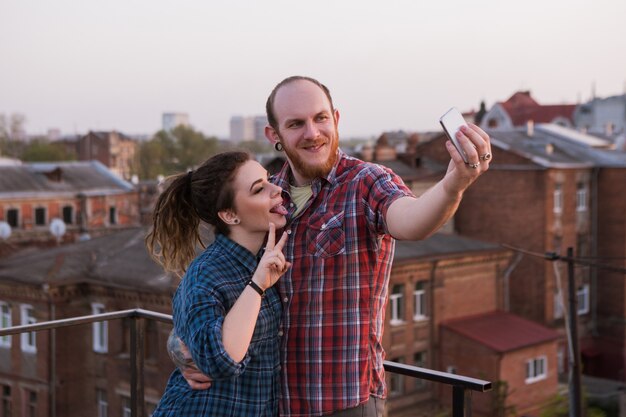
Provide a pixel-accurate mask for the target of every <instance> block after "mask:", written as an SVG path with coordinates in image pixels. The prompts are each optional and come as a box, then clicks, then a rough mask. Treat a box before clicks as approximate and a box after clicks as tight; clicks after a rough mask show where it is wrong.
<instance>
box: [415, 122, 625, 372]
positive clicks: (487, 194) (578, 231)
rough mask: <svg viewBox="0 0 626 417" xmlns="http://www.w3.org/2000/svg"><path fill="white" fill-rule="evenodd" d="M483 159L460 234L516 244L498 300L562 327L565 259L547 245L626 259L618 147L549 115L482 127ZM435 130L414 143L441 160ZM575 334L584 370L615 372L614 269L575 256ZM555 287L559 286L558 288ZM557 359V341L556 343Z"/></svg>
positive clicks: (620, 328)
mask: <svg viewBox="0 0 626 417" xmlns="http://www.w3.org/2000/svg"><path fill="white" fill-rule="evenodd" d="M489 133H490V136H491V139H492V153H493V155H494V159H493V162H492V163H491V165H490V169H489V171H488V172H487V173H486V174H485V175H483V176H482V177H481V178H480V179H479V180H478V181H477V183H476V184H474V185H473V186H472V187H470V189H468V190H467V192H466V193H465V196H464V198H463V201H462V202H461V205H460V207H459V211H458V212H457V214H456V216H455V229H456V230H457V231H458V232H459V233H460V234H461V235H466V236H471V237H475V238H477V239H482V240H486V241H490V242H494V243H502V244H508V245H511V246H514V247H517V248H521V249H523V250H526V251H530V252H531V253H535V254H537V255H538V256H532V255H529V254H528V252H526V253H523V252H518V253H517V255H516V260H515V261H514V266H515V267H514V268H513V269H512V270H511V273H510V276H509V277H508V279H507V281H506V282H505V294H504V302H505V310H507V311H511V312H513V313H516V314H519V315H521V316H523V317H525V318H528V319H530V320H533V321H536V322H538V323H543V324H545V325H547V326H549V327H552V328H554V329H556V330H558V331H560V332H562V333H563V332H564V331H565V329H564V316H565V314H564V311H563V308H562V304H567V301H564V300H565V298H564V297H563V296H562V294H563V293H564V294H567V280H566V277H567V268H566V265H565V264H564V263H563V262H548V261H546V259H544V256H542V255H544V254H546V253H547V252H555V253H557V254H561V255H565V254H566V250H567V248H568V247H571V248H573V249H574V254H575V256H578V257H583V258H586V259H588V260H589V258H591V260H595V261H597V262H599V263H606V262H609V263H611V264H612V265H614V266H617V267H621V268H624V267H626V260H624V253H626V243H625V242H626V226H625V219H626V201H625V199H624V198H623V195H624V191H626V190H625V189H626V153H624V152H623V151H619V150H615V149H613V147H612V144H611V143H610V142H608V141H605V140H602V139H599V138H596V137H593V136H589V135H585V134H581V133H579V132H576V131H574V130H571V129H567V128H563V127H561V126H557V125H533V124H529V125H528V126H527V127H525V128H519V129H511V130H494V131H490V132H489ZM444 139H445V138H444V137H443V135H442V136H440V137H439V138H437V139H434V140H433V141H431V142H429V143H426V144H424V145H423V147H422V148H420V149H419V151H418V153H420V154H422V155H428V156H429V157H430V158H433V159H435V160H439V161H445V160H447V158H448V157H447V154H446V153H445V150H444V148H443V146H442V143H441V142H442V141H443V140H444ZM575 279H576V286H577V293H578V300H577V301H578V306H577V308H578V313H579V320H580V323H579V335H580V338H581V347H582V350H581V351H582V360H583V369H584V371H585V372H586V373H589V374H591V375H596V376H603V377H607V378H614V379H619V380H622V381H624V378H625V375H624V370H625V368H626V325H625V324H624V323H626V320H625V319H626V303H624V298H623V297H622V296H621V295H620V294H624V292H625V291H626V281H625V280H624V275H623V272H621V273H620V272H618V271H611V270H606V269H602V268H592V267H588V266H584V265H578V266H577V267H576V268H575ZM559 290H561V291H560V292H559ZM558 350H559V351H558V357H559V361H560V362H561V363H560V366H559V368H560V369H566V365H567V364H566V359H567V356H568V355H567V347H566V346H565V344H564V343H561V344H560V345H559V347H558Z"/></svg>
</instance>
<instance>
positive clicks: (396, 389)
mask: <svg viewBox="0 0 626 417" xmlns="http://www.w3.org/2000/svg"><path fill="white" fill-rule="evenodd" d="M391 361H392V362H396V363H404V359H402V358H394V359H392V360H391ZM403 385H404V376H403V375H401V374H397V373H392V374H391V376H390V377H389V395H390V396H392V397H396V396H398V395H402V393H403V392H404V386H403Z"/></svg>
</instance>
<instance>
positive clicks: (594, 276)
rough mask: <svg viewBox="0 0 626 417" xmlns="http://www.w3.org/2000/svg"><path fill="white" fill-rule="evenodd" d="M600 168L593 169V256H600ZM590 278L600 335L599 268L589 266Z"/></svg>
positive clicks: (593, 315) (594, 325)
mask: <svg viewBox="0 0 626 417" xmlns="http://www.w3.org/2000/svg"><path fill="white" fill-rule="evenodd" d="M599 176H600V168H598V167H593V168H592V170H591V207H590V209H591V256H592V259H597V258H598V178H599ZM589 280H590V281H591V288H590V291H591V294H590V296H591V300H590V301H591V303H590V304H591V334H592V335H593V336H594V337H597V336H598V269H597V268H589Z"/></svg>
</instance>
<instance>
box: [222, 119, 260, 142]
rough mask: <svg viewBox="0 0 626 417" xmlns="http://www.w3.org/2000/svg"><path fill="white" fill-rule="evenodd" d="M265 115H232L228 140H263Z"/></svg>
mask: <svg viewBox="0 0 626 417" xmlns="http://www.w3.org/2000/svg"><path fill="white" fill-rule="evenodd" d="M266 125H267V118H266V117H265V116H232V117H231V118H230V140H231V141H232V142H242V141H250V140H264V139H265V133H264V131H265V126H266Z"/></svg>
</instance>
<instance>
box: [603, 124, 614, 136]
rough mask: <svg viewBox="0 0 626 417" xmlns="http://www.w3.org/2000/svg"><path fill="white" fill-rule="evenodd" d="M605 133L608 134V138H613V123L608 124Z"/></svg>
mask: <svg viewBox="0 0 626 417" xmlns="http://www.w3.org/2000/svg"><path fill="white" fill-rule="evenodd" d="M604 133H606V135H607V136H613V123H611V122H606V127H605V129H604Z"/></svg>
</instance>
